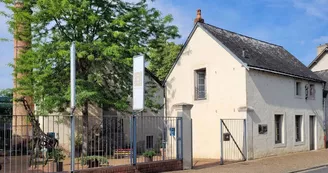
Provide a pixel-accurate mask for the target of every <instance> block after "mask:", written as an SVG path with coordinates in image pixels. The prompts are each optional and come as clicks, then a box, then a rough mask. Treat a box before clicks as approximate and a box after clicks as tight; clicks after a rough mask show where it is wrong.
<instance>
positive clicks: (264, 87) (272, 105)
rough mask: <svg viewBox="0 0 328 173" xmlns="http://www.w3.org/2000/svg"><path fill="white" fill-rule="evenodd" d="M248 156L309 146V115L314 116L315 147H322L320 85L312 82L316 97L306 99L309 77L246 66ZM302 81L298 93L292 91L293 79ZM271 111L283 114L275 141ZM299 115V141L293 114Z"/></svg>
mask: <svg viewBox="0 0 328 173" xmlns="http://www.w3.org/2000/svg"><path fill="white" fill-rule="evenodd" d="M246 78H247V106H248V107H251V108H252V109H253V111H249V112H248V116H247V121H248V124H247V127H248V144H249V145H248V146H249V148H248V156H249V158H260V157H266V156H270V155H279V154H283V153H288V152H296V151H306V150H309V149H310V145H309V142H310V139H309V116H315V121H316V127H315V137H314V139H315V141H314V142H315V149H321V148H323V147H324V133H323V119H324V116H323V105H322V99H323V97H322V90H323V85H322V84H320V83H313V84H315V91H316V92H315V99H314V100H312V99H307V100H306V99H305V85H306V84H309V81H305V80H299V79H294V78H291V77H286V76H282V75H276V74H272V73H268V72H261V71H255V70H249V71H248V73H247V76H246ZM296 81H298V82H301V96H296V95H295V82H296ZM274 115H283V129H282V143H280V144H275V124H274V122H275V121H274ZM296 115H301V116H302V128H301V132H302V141H301V142H296V139H295V137H296V129H295V128H296V127H295V116H296ZM259 124H266V125H267V127H268V131H267V133H266V134H259V132H258V125H259Z"/></svg>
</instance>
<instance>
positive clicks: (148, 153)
mask: <svg viewBox="0 0 328 173" xmlns="http://www.w3.org/2000/svg"><path fill="white" fill-rule="evenodd" d="M142 155H143V156H144V157H149V158H152V157H154V156H155V155H156V153H155V151H154V150H148V151H145V152H144V153H143V154H142Z"/></svg>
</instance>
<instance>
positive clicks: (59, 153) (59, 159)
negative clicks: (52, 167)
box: [49, 148, 66, 172]
mask: <svg viewBox="0 0 328 173" xmlns="http://www.w3.org/2000/svg"><path fill="white" fill-rule="evenodd" d="M65 157H66V156H65V154H64V153H63V150H62V149H61V148H55V149H52V151H51V152H50V156H49V158H50V159H54V161H55V163H56V170H57V172H62V171H63V161H64V159H65Z"/></svg>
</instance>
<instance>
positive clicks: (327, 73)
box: [314, 70, 328, 90]
mask: <svg viewBox="0 0 328 173" xmlns="http://www.w3.org/2000/svg"><path fill="white" fill-rule="evenodd" d="M314 73H315V74H316V75H318V76H319V77H320V78H321V79H322V80H324V81H326V82H328V70H321V71H316V72H314ZM325 90H328V85H327V84H326V86H325Z"/></svg>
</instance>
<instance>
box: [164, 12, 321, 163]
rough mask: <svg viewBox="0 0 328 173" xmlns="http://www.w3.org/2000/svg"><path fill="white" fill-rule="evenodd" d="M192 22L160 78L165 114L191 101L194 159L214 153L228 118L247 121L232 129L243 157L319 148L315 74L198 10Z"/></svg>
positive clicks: (285, 54) (273, 47)
mask: <svg viewBox="0 0 328 173" xmlns="http://www.w3.org/2000/svg"><path fill="white" fill-rule="evenodd" d="M195 21H196V22H197V23H196V24H195V26H194V28H193V30H192V32H191V33H190V35H189V37H188V39H187V41H186V42H185V45H184V47H183V49H182V50H181V52H180V54H179V55H178V57H177V60H176V62H175V64H174V66H173V67H172V69H171V70H170V72H169V74H168V76H167V78H166V79H165V81H164V84H165V95H166V115H167V116H176V114H177V113H176V111H175V110H174V105H175V104H179V103H189V104H192V105H193V107H192V109H191V118H192V119H193V127H192V132H193V158H211V159H219V158H220V154H221V149H220V146H221V144H222V143H221V139H220V136H221V133H226V130H225V132H221V131H220V120H228V119H245V120H246V126H244V125H243V123H239V125H237V126H236V127H230V131H239V132H238V133H236V134H237V136H238V134H239V136H238V140H239V141H237V140H236V142H237V143H238V146H239V147H240V149H241V150H242V151H243V153H244V154H245V157H247V159H255V158H261V157H266V156H271V155H279V154H284V153H289V152H297V151H306V150H317V149H321V148H324V128H323V119H324V113H323V104H322V103H323V94H322V90H323V87H324V81H323V80H322V79H321V78H319V77H318V76H317V75H316V74H315V73H313V72H312V71H311V70H310V69H308V68H307V67H306V66H305V65H303V64H302V63H301V62H300V61H299V60H298V59H297V58H295V57H294V56H293V55H292V54H290V53H289V52H288V51H287V50H285V49H284V48H283V47H282V46H279V45H275V44H272V43H268V42H265V41H261V40H258V39H255V38H252V37H249V36H245V35H241V34H238V33H235V32H231V31H228V30H225V29H221V28H218V27H216V26H212V25H210V24H206V23H203V21H204V20H203V19H201V16H200V11H199V14H198V17H197V18H196V20H195ZM243 129H246V131H244V130H243ZM231 133H234V132H231ZM243 134H245V135H244V136H243ZM240 135H242V136H240ZM228 137H229V136H228ZM235 138H236V137H235ZM228 143H229V145H230V144H231V143H232V140H231V139H230V141H225V140H224V141H223V145H224V146H227V145H228ZM232 146H233V145H232ZM235 148H236V147H235ZM226 150H229V149H228V148H224V150H223V152H229V151H226ZM230 150H233V151H231V152H232V153H233V152H236V149H230ZM238 157H239V156H238ZM231 159H234V158H233V157H232V158H231Z"/></svg>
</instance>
